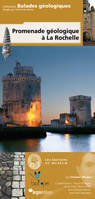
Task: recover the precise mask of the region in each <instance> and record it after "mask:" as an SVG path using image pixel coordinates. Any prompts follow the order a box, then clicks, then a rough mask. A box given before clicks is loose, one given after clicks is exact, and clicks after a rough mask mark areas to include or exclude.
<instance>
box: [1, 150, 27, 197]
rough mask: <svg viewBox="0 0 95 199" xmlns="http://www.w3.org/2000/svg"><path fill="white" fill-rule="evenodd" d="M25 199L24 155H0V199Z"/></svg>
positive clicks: (2, 153)
mask: <svg viewBox="0 0 95 199" xmlns="http://www.w3.org/2000/svg"><path fill="white" fill-rule="evenodd" d="M21 197H22V198H23V199H25V153H20V152H17V153H16V152H15V153H4V152H1V153H0V199H20V198H21Z"/></svg>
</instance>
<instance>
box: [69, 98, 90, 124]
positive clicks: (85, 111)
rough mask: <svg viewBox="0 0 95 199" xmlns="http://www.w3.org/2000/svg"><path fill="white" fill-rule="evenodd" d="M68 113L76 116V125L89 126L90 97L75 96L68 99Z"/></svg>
mask: <svg viewBox="0 0 95 199" xmlns="http://www.w3.org/2000/svg"><path fill="white" fill-rule="evenodd" d="M69 100H70V113H71V114H76V117H77V124H80V125H90V124H91V97H89V96H84V95H77V96H73V97H70V98H69Z"/></svg>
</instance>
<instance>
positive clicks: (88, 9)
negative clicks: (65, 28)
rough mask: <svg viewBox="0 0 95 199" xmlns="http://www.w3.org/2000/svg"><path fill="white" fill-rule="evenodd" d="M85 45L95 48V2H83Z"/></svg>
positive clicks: (89, 0)
mask: <svg viewBox="0 0 95 199" xmlns="http://www.w3.org/2000/svg"><path fill="white" fill-rule="evenodd" d="M83 45H86V46H95V1H94V0H83Z"/></svg>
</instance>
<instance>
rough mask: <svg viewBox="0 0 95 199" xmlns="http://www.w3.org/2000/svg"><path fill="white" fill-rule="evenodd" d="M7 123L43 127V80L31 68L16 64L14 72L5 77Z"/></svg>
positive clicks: (4, 99) (4, 103)
mask: <svg viewBox="0 0 95 199" xmlns="http://www.w3.org/2000/svg"><path fill="white" fill-rule="evenodd" d="M2 81H3V108H4V110H5V111H4V116H5V119H4V120H5V122H13V123H16V124H19V125H21V126H23V125H24V126H40V125H41V88H40V84H41V78H40V77H37V76H36V75H35V74H34V72H33V68H32V67H31V66H27V67H26V66H21V64H20V63H19V62H17V63H16V66H15V68H14V72H13V74H12V73H9V74H7V75H6V76H4V77H3V79H2Z"/></svg>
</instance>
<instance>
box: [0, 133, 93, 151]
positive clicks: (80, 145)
mask: <svg viewBox="0 0 95 199" xmlns="http://www.w3.org/2000/svg"><path fill="white" fill-rule="evenodd" d="M2 151H5V152H10V151H11V152H13V151H15V152H16V151H21V152H22V151H25V152H28V151H32V152H34V151H35V152H95V135H90V134H89V135H84V134H81V135H77V134H76V135H75V134H74V135H71V134H64V135H61V134H52V133H49V132H48V133H47V137H46V138H44V139H38V140H37V139H27V140H25V139H24V140H8V141H1V142H0V152H2Z"/></svg>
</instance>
